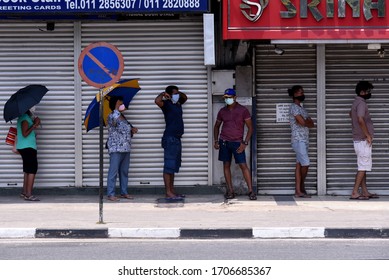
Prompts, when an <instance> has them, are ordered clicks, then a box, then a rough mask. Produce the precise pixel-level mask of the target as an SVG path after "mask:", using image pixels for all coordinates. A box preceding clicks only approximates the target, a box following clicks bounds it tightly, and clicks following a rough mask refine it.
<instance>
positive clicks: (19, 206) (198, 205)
mask: <svg viewBox="0 0 389 280" xmlns="http://www.w3.org/2000/svg"><path fill="white" fill-rule="evenodd" d="M38 196H39V198H40V199H41V201H40V202H29V201H24V200H23V199H21V198H19V197H18V196H17V194H15V193H0V238H388V237H389V196H381V197H380V198H379V199H370V200H368V201H355V200H349V197H346V196H312V198H294V197H293V196H258V200H256V201H250V200H248V198H247V196H237V197H236V198H235V199H232V200H229V201H225V200H224V198H223V195H222V194H221V193H220V194H219V193H216V194H215V193H210V194H201V195H198V194H188V195H187V197H186V198H185V200H184V201H179V202H175V203H164V200H163V199H162V200H161V199H160V200H159V201H158V199H159V198H163V195H162V194H135V195H134V196H135V198H134V199H133V200H126V199H121V200H120V202H110V201H107V200H106V197H104V201H103V210H102V212H100V210H99V196H98V194H95V193H90V194H77V193H75V194H71V195H64V194H61V193H47V194H45V193H42V194H40V195H38ZM100 213H102V220H103V222H104V223H99V221H100V218H101V216H100Z"/></svg>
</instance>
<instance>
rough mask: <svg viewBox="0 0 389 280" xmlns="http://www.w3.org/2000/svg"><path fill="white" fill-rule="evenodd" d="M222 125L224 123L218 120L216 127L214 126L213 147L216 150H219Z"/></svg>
mask: <svg viewBox="0 0 389 280" xmlns="http://www.w3.org/2000/svg"><path fill="white" fill-rule="evenodd" d="M221 124H222V122H221V121H220V120H216V122H215V125H214V126H213V139H214V144H213V147H214V148H215V149H216V150H218V149H219V131H220V126H221Z"/></svg>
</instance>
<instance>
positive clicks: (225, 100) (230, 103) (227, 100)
mask: <svg viewBox="0 0 389 280" xmlns="http://www.w3.org/2000/svg"><path fill="white" fill-rule="evenodd" d="M224 102H226V104H227V105H232V104H234V98H225V99H224Z"/></svg>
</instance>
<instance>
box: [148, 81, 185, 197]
mask: <svg viewBox="0 0 389 280" xmlns="http://www.w3.org/2000/svg"><path fill="white" fill-rule="evenodd" d="M187 99H188V98H187V96H186V95H185V94H184V93H183V92H180V91H179V90H178V87H177V86H168V87H166V89H165V91H164V92H162V93H160V94H159V95H158V96H157V97H156V98H155V100H154V102H155V104H157V105H158V107H160V108H161V110H162V112H163V114H164V116H165V123H166V127H165V132H164V133H163V137H162V147H163V149H164V167H163V181H164V184H165V190H166V198H167V199H182V198H183V197H184V196H183V195H179V194H177V193H176V192H175V190H174V174H175V173H178V171H179V169H180V167H181V149H182V146H181V137H182V135H183V134H184V121H183V118H182V106H181V105H182V104H184V103H185V102H186V100H187Z"/></svg>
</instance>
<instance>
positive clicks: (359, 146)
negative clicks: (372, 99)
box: [354, 141, 373, 171]
mask: <svg viewBox="0 0 389 280" xmlns="http://www.w3.org/2000/svg"><path fill="white" fill-rule="evenodd" d="M354 150H355V153H356V154H357V163H358V171H371V168H372V166H373V161H372V146H371V145H369V144H368V143H367V141H354Z"/></svg>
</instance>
